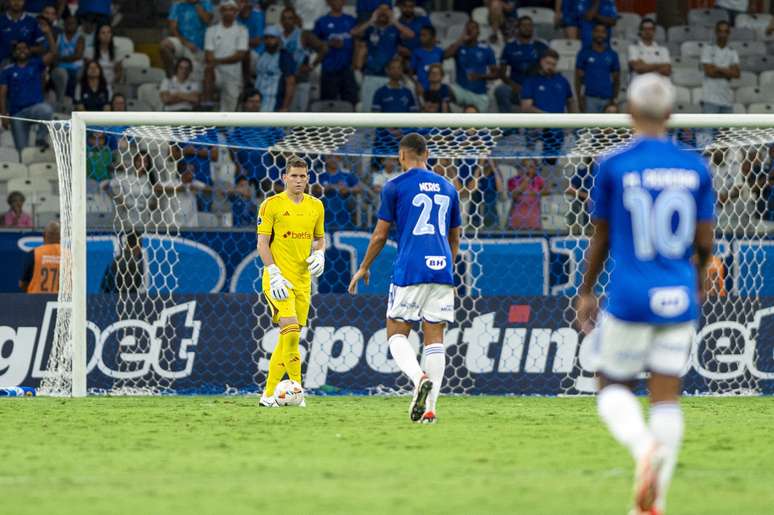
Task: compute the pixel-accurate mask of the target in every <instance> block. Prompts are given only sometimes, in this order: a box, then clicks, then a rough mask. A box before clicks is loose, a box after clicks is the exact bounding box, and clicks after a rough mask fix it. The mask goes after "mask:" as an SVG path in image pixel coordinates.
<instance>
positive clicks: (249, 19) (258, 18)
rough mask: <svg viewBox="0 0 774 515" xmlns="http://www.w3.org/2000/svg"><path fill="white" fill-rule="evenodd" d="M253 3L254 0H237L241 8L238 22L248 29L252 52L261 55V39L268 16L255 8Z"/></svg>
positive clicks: (258, 8) (257, 7)
mask: <svg viewBox="0 0 774 515" xmlns="http://www.w3.org/2000/svg"><path fill="white" fill-rule="evenodd" d="M253 3H254V2H252V0H237V6H238V7H239V13H238V14H237V22H238V23H239V24H240V25H244V26H245V27H247V34H248V37H249V40H248V46H249V47H250V50H252V51H254V52H258V53H259V54H260V53H261V52H262V51H263V48H261V38H263V31H264V29H265V28H266V15H265V14H264V12H263V11H262V10H261V9H260V7H259V6H257V5H256V6H253Z"/></svg>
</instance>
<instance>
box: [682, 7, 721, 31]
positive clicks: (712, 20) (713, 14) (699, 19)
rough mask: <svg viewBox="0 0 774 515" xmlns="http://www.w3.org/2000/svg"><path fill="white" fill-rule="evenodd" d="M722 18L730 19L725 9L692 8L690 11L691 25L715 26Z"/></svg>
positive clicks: (689, 22)
mask: <svg viewBox="0 0 774 515" xmlns="http://www.w3.org/2000/svg"><path fill="white" fill-rule="evenodd" d="M721 20H723V21H728V13H727V12H726V11H724V10H723V9H691V10H690V11H688V24H689V25H704V26H707V27H714V26H715V24H716V23H717V22H719V21H721Z"/></svg>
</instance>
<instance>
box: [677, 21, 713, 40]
mask: <svg viewBox="0 0 774 515" xmlns="http://www.w3.org/2000/svg"><path fill="white" fill-rule="evenodd" d="M712 37H713V34H712V31H711V30H710V29H708V28H707V27H704V26H701V25H674V26H672V27H669V29H668V30H667V40H668V41H669V42H674V43H682V42H683V41H711V40H712Z"/></svg>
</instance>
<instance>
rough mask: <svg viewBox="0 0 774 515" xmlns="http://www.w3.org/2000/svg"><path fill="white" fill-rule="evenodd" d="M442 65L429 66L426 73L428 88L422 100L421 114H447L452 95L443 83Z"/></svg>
mask: <svg viewBox="0 0 774 515" xmlns="http://www.w3.org/2000/svg"><path fill="white" fill-rule="evenodd" d="M443 75H444V73H443V65H442V64H441V63H436V64H431V65H430V70H429V73H428V87H427V89H425V90H424V91H423V93H422V95H421V97H420V98H422V112H423V113H448V112H449V104H450V103H451V102H452V101H454V95H453V94H452V91H451V88H450V87H449V85H448V84H444V83H443Z"/></svg>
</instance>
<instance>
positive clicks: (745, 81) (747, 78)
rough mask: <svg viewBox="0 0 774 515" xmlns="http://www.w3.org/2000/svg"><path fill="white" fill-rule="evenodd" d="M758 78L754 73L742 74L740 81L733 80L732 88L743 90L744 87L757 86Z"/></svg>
mask: <svg viewBox="0 0 774 515" xmlns="http://www.w3.org/2000/svg"><path fill="white" fill-rule="evenodd" d="M757 85H758V76H757V75H755V74H754V73H753V72H741V74H740V75H739V78H738V79H731V87H732V88H741V87H744V86H757Z"/></svg>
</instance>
